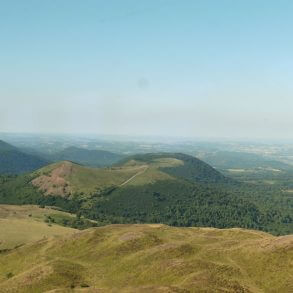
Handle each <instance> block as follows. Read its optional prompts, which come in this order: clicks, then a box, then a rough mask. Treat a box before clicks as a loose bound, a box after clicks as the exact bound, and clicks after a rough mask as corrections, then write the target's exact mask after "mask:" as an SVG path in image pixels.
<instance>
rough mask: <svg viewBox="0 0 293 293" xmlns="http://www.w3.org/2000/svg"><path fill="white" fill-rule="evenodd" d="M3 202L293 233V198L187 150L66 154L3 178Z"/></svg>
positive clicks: (117, 219)
mask: <svg viewBox="0 0 293 293" xmlns="http://www.w3.org/2000/svg"><path fill="white" fill-rule="evenodd" d="M0 179H1V178H0ZM0 203H6V204H41V205H48V206H58V207H61V208H62V209H64V210H65V211H69V212H73V213H77V212H78V213H79V214H81V215H83V216H84V217H86V218H89V219H93V220H95V221H97V223H98V225H104V224H110V223H164V224H168V225H174V226H209V227H217V228H229V227H243V228H250V229H260V230H264V231H269V232H271V233H274V234H277V235H279V234H289V233H293V219H292V209H293V203H292V198H289V197H284V198H283V197H280V196H279V194H275V191H270V190H265V191H259V190H256V189H253V188H251V187H249V188H248V187H247V186H245V185H241V184H239V183H237V182H235V181H233V180H231V179H228V178H226V177H225V176H223V175H222V174H221V173H219V172H218V171H216V170H215V169H213V168H212V167H210V166H209V165H207V164H206V163H204V162H202V161H200V160H198V159H196V158H194V157H191V156H187V155H184V154H174V153H160V154H146V155H137V156H132V157H129V158H128V159H127V160H123V161H122V162H120V163H119V164H117V165H116V166H115V167H111V168H100V169H98V168H89V167H84V166H81V165H77V164H74V163H71V162H59V163H56V164H52V165H49V166H46V167H44V168H42V169H40V170H38V171H36V172H34V173H32V174H30V175H25V176H18V177H16V178H3V184H0Z"/></svg>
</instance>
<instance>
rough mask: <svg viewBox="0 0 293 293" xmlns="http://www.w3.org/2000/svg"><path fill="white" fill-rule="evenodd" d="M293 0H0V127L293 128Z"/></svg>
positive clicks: (243, 131)
mask: <svg viewBox="0 0 293 293" xmlns="http://www.w3.org/2000/svg"><path fill="white" fill-rule="evenodd" d="M292 14H293V1H285V0H279V1H272V0H252V1H251V0H237V1H235V0H221V1H218V0H203V1H201V0H140V1H137V0H83V1H80V0H50V1H39V0H26V1H23V0H18V1H17V0H0V132H38V133H39V132H44V133H84V134H86V133H90V134H119V135H156V136H162V137H164V136H178V137H207V138H213V137H219V138H220V137H223V138H232V139H233V138H249V139H252V138H260V139H263V138H272V139H279V138H280V139H281V138H282V139H293V131H292V129H293V115H292V109H293V82H292V81H293V34H292V31H293V17H292Z"/></svg>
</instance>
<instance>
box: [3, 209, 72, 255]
mask: <svg viewBox="0 0 293 293" xmlns="http://www.w3.org/2000/svg"><path fill="white" fill-rule="evenodd" d="M48 217H50V218H52V219H53V218H63V219H66V218H73V217H74V216H72V215H70V214H68V213H64V212H61V211H57V210H53V209H50V208H39V207H37V206H31V205H29V206H11V205H0V251H1V250H5V249H12V248H14V247H16V246H19V245H23V244H26V243H29V242H33V241H36V240H41V239H43V238H46V237H51V236H57V235H71V234H72V233H74V232H75V231H77V230H75V229H72V228H65V227H62V226H60V225H56V224H55V223H52V222H50V223H49V221H48ZM50 218H49V219H50Z"/></svg>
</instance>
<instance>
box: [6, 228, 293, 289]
mask: <svg viewBox="0 0 293 293" xmlns="http://www.w3.org/2000/svg"><path fill="white" fill-rule="evenodd" d="M292 259H293V238H292V236H283V237H274V236H271V235H269V234H265V233H262V232H256V231H249V230H241V229H231V230H217V229H212V228H174V227H173V228H171V227H168V226H165V225H112V226H105V227H100V228H92V229H90V230H85V231H84V232H80V233H78V234H74V235H72V236H68V237H65V238H57V239H44V240H41V241H38V242H36V243H33V244H29V245H25V246H23V247H20V248H17V249H15V250H12V251H10V252H8V253H2V254H0V292H13V293H17V292H22V293H25V292H35V293H37V292H246V293H249V292H280V293H286V292H288V293H289V292H292V289H293V287H292V284H293V283H292V275H293V267H292Z"/></svg>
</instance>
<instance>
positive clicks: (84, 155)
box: [48, 147, 123, 167]
mask: <svg viewBox="0 0 293 293" xmlns="http://www.w3.org/2000/svg"><path fill="white" fill-rule="evenodd" d="M48 158H49V159H50V160H51V161H72V162H75V163H78V164H82V165H85V166H90V167H104V166H110V165H112V164H114V163H117V162H118V161H120V160H121V159H122V158H123V156H122V155H119V154H115V153H112V152H108V151H103V150H87V149H82V148H77V147H68V148H66V149H64V150H62V151H60V152H58V153H55V154H52V155H51V156H49V157H48Z"/></svg>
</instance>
